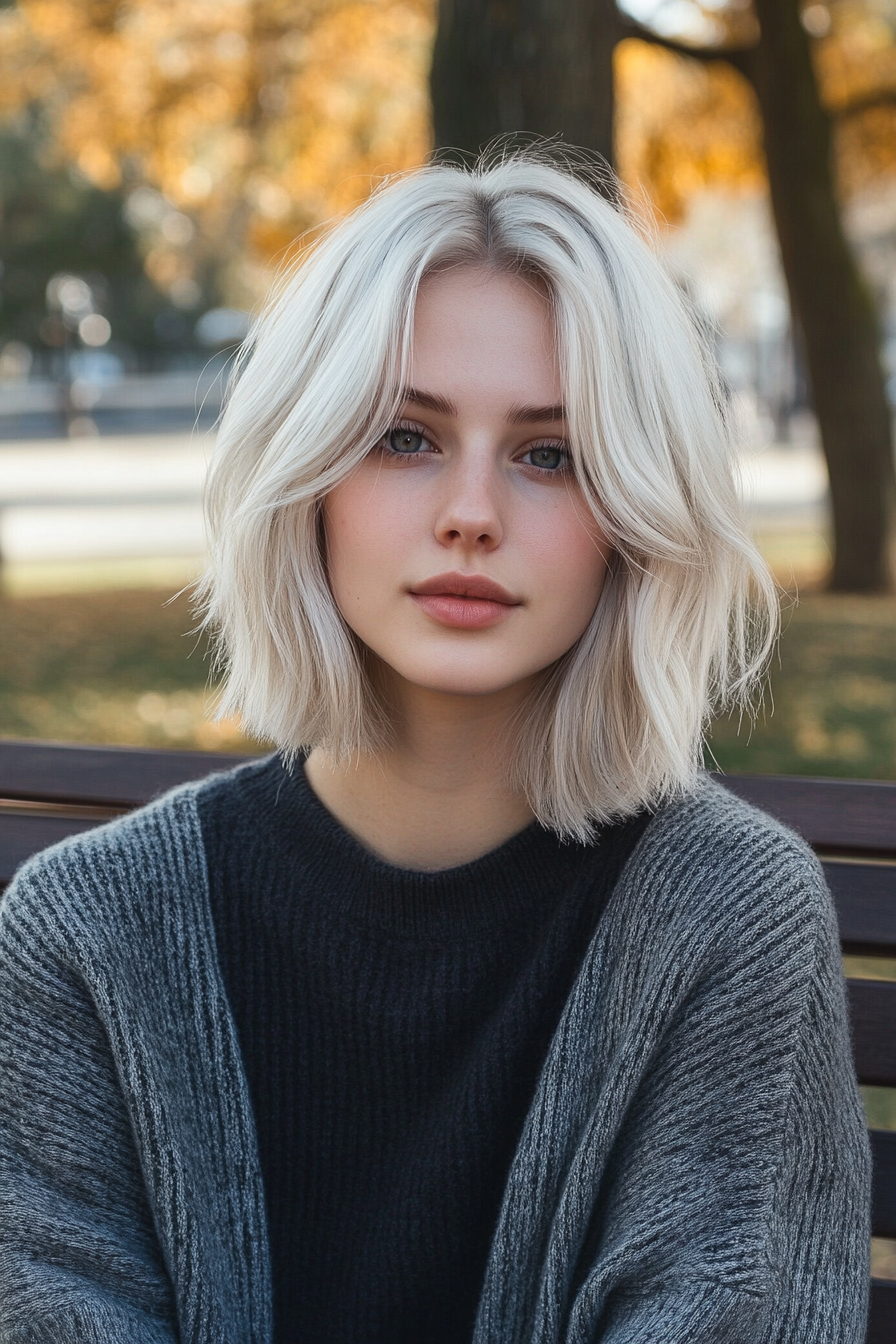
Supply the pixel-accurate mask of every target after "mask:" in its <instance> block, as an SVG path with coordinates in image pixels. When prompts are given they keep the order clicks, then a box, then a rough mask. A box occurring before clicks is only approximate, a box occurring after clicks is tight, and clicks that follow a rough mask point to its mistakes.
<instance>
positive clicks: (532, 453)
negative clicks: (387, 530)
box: [526, 444, 566, 471]
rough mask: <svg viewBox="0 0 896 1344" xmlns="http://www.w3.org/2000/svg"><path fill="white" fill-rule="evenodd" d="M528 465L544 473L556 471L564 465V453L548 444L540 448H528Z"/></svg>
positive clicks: (562, 450)
mask: <svg viewBox="0 0 896 1344" xmlns="http://www.w3.org/2000/svg"><path fill="white" fill-rule="evenodd" d="M526 458H527V459H528V462H529V465H530V466H533V467H541V468H542V469H543V470H544V471H557V470H558V469H559V468H560V467H562V466H565V464H566V453H565V451H564V449H562V448H556V447H553V446H552V445H550V444H547V445H544V446H542V447H541V448H530V449H529V451H528V453H527V454H526Z"/></svg>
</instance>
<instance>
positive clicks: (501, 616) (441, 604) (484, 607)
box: [411, 593, 516, 630]
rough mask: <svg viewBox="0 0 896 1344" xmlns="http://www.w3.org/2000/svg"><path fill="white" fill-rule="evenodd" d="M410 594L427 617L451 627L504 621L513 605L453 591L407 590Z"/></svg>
mask: <svg viewBox="0 0 896 1344" xmlns="http://www.w3.org/2000/svg"><path fill="white" fill-rule="evenodd" d="M411 597H412V598H413V600H414V601H415V602H416V604H417V606H418V607H419V608H420V610H421V611H422V612H424V613H425V614H426V615H427V616H428V617H429V618H430V620H433V621H438V623H439V625H449V626H451V627H452V628H453V629H455V630H487V629H488V627H489V626H491V625H499V624H500V622H501V621H506V620H507V617H508V616H509V615H510V613H511V612H512V611H513V608H514V605H516V604H514V603H509V602H491V601H489V600H488V598H484V597H457V596H455V595H454V594H453V593H438V594H431V595H425V594H423V593H411Z"/></svg>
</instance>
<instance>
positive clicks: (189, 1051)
mask: <svg viewBox="0 0 896 1344" xmlns="http://www.w3.org/2000/svg"><path fill="white" fill-rule="evenodd" d="M209 506H210V520H211V532H212V562H211V569H210V572H209V576H208V578H207V581H206V586H205V600H206V604H207V610H208V616H209V620H210V621H211V622H212V623H213V624H214V626H215V627H216V628H217V629H218V630H219V631H220V635H221V640H222V648H223V652H224V657H225V669H226V691H225V704H226V705H227V706H230V707H238V708H239V709H240V710H241V711H242V713H243V715H244V718H245V721H246V723H247V724H248V726H249V727H250V728H251V729H253V730H255V731H256V732H257V733H258V734H260V735H262V736H263V737H267V738H269V739H271V740H273V741H274V742H275V743H276V744H277V746H278V748H279V751H278V754H276V755H274V756H272V757H269V758H268V759H265V760H262V761H260V762H252V763H250V764H247V765H246V766H244V767H242V768H240V769H239V770H236V771H234V772H232V773H230V774H226V775H220V776H215V777H213V778H212V779H210V780H208V781H206V782H204V783H201V784H198V785H195V786H190V787H188V788H184V789H180V790H177V791H175V792H174V793H172V794H169V795H168V796H167V797H165V798H162V799H161V800H159V802H158V803H156V804H154V805H153V806H151V807H150V808H148V809H144V810H143V811H141V812H139V813H136V814H134V815H132V816H130V817H128V818H126V819H123V820H121V821H118V822H115V823H114V824H112V825H110V826H107V827H103V828H101V829H99V830H96V831H93V832H91V833H89V834H87V835H85V836H80V837H78V838H77V839H76V840H73V841H69V842H66V843H65V844H64V845H62V846H59V847H57V848H56V849H54V850H51V851H48V852H47V853H45V854H44V855H42V856H40V857H38V858H37V859H36V860H35V861H33V862H31V863H30V864H29V865H27V866H26V867H25V868H24V869H23V870H22V871H21V873H20V875H19V877H18V879H17V881H16V882H15V884H14V885H13V887H12V889H11V890H10V891H9V893H8V895H7V897H6V900H5V903H4V905H3V908H2V922H0V971H2V975H0V1067H2V1076H0V1151H2V1169H0V1181H2V1206H0V1208H2V1212H0V1238H2V1247H0V1340H2V1341H5V1342H8V1344H12V1342H13V1341H16V1342H17V1344H18V1342H21V1344H24V1342H25V1341H28V1344H43V1342H46V1344H50V1341H52V1342H53V1344H63V1342H65V1344H68V1342H69V1341H71V1344H74V1342H75V1341H77V1342H78V1344H87V1342H95V1344H113V1342H114V1344H150V1341H152V1344H161V1342H162V1341H165V1342H166V1344H170V1342H171V1341H174V1340H179V1341H181V1342H182V1344H273V1341H276V1344H293V1342H299V1341H301V1342H302V1344H305V1342H306V1341H307V1344H325V1342H326V1344H331V1342H332V1344H561V1341H562V1342H563V1344H598V1341H600V1344H635V1341H638V1342H639V1344H678V1342H680V1344H725V1341H728V1342H729V1344H770V1342H771V1341H779V1342H780V1344H797V1342H805V1344H810V1341H812V1342H815V1341H817V1344H839V1342H841V1341H842V1342H844V1344H845V1342H846V1341H850V1342H852V1344H859V1342H860V1341H861V1340H862V1339H863V1335H864V1320H865V1301H866V1291H867V1287H866V1285H867V1276H868V1264H867V1256H868V1242H869V1233H868V1156H867V1150H866V1138H865V1128H864V1122H863V1118H862V1111H861V1105H860V1101H859V1097H858V1093H857V1089H856V1086H855V1081H854V1077H853V1072H852V1067H851V1061H850V1052H849V1040H848V1032H847V1027H846V1021H845V1013H844V999H843V991H842V984H841V973H840V969H839V954H838V941H837V930H836V925H835V921H834V916H833V913H832V909H831V903H830V899H829V896H828V894H827V892H826V890H825V887H824V883H823V879H822V876H821V872H820V869H819V866H818V864H817V863H816V861H815V859H814V858H813V856H812V855H811V853H809V852H808V850H807V849H806V847H805V846H804V845H803V844H802V843H801V842H800V841H799V840H798V839H797V838H796V837H795V836H793V835H791V834H790V833H789V832H787V831H786V830H784V829H783V828H782V827H780V826H779V825H777V824H776V823H775V822H773V821H772V820H771V819H770V818H768V817H765V816H763V815H762V814H760V813H757V812H755V811H753V810H752V809H750V808H748V807H746V806H745V805H744V804H742V803H740V802H738V801H737V800H736V799H735V798H733V797H732V796H731V795H730V794H729V793H728V792H727V791H726V790H725V789H724V788H723V787H721V786H720V785H719V784H717V783H714V782H712V781H711V780H710V779H709V778H708V777H707V776H706V775H705V774H703V773H701V771H700V768H699V765H700V744H701V734H702V731H703V729H704V726H705V724H706V722H707V718H708V715H709V714H710V712H711V710H712V709H713V708H714V707H717V706H718V705H720V704H731V703H732V702H738V701H743V700H744V698H745V697H746V696H747V695H748V693H749V691H750V688H751V686H752V685H753V684H754V682H755V679H756V677H757V675H758V673H759V670H760V668H761V664H762V662H763V660H764V658H765V657H766V655H767V652H768V649H769V647H770V643H771V639H772V634H773V628H774V594H773V590H772V588H771V585H770V582H769V579H768V577H767V576H766V573H765V571H764V570H763V568H762V565H761V562H760V560H759V558H758V556H757V554H756V552H755V550H754V549H753V547H752V545H751V543H750V542H749V540H748V539H747V537H746V535H745V533H744V529H743V524H742V521H741V517H740V513H739V510H738V506H737V502H736V496H735V491H734V487H733V484H732V465H731V458H730V452H729V443H728V432H727V428H726V418H725V396H724V392H723V389H722V387H721V385H720V382H719V380H718V376H717V374H716V372H715V370H714V367H713V365H712V362H711V360H710V358H709V357H708V355H707V353H706V351H705V349H704V347H703V345H702V343H701V340H700V338H699V336H698V334H697V329H696V326H695V324H694V323H693V322H692V321H691V319H690V316H689V314H688V313H687V311H686V310H685V307H684V305H683V302H682V299H681V298H680V296H679V295H678V293H677V292H676V290H675V287H674V286H673V285H672V284H671V283H670V282H669V280H668V279H667V278H666V277H665V276H664V274H663V272H662V270H661V269H660V267H659V266H658V264H657V263H656V261H655V260H654V259H653V258H652V256H651V254H650V252H649V250H648V249H647V247H646V246H645V245H644V243H643V242H642V241H641V240H640V239H639V237H638V236H637V235H636V233H635V232H634V231H633V229H632V228H631V227H630V225H629V224H628V223H627V222H626V219H625V218H624V216H623V214H622V213H620V212H618V211H617V210H615V209H614V208H612V207H611V206H610V205H608V204H607V203H606V202H605V201H604V200H602V199H601V198H600V197H599V196H598V195H597V194H595V193H594V192H592V191H591V190H590V189H589V187H588V186H586V185H584V184H583V183H582V182H581V181H579V180H577V179H576V178H575V177H574V176H573V175H571V174H569V173H567V172H565V171H564V170H562V169H560V168H557V167H552V166H550V165H549V164H546V163H544V162H539V161H537V160H536V159H534V158H533V157H532V156H529V157H522V158H509V159H507V160H506V161H502V162H498V163H496V164H494V165H492V166H488V165H485V166H482V167H480V168H478V169H476V170H475V171H472V172H466V171H461V170H458V169H454V168H448V167H431V168H428V169H425V170H423V171H421V172H419V173H417V174H414V175H411V176H409V177H406V178H404V179H402V180H400V181H397V182H395V183H393V184H391V185H387V186H386V187H385V188H384V189H383V190H381V191H380V192H378V193H377V194H376V195H374V197H373V198H372V199H371V200H370V201H369V202H368V203H367V204H366V205H365V206H364V207H363V208H362V209H360V210H358V211H357V212H356V213H355V214H354V215H352V216H351V217H350V218H348V219H347V220H345V221H344V222H342V223H341V224H339V225H338V227H336V228H335V229H334V230H333V231H332V232H331V233H330V234H329V235H328V236H327V237H326V238H325V239H324V240H323V241H321V242H320V243H319V244H318V245H317V246H316V247H315V248H314V249H313V250H312V251H311V252H310V254H309V255H308V256H307V257H306V258H305V259H304V260H303V262H302V264H301V266H300V267H299V268H298V271H297V273H296V275H295V276H294V278H293V279H292V280H290V281H289V283H288V284H287V285H286V286H285V287H284V288H283V290H282V292H281V293H280V294H279V296H278V297H277V298H276V300H275V302H274V303H273V305H272V306H271V308H270V309H269V311H268V312H267V313H266V314H265V315H264V316H263V317H262V319H261V320H260V322H259V323H258V326H257V329H256V331H255V334H254V337H253V339H252V342H251V349H250V353H249V354H248V356H247V358H246V360H245V362H244V365H243V368H242V372H241V376H240V378H239V379H238V381H237V383H236V386H235V389H234V391H233V394H232V396H231V398H230V403H229V406H228V409H227V411H226V413H225V416H224V419H223V422H222V425H221V430H220V435H219V439H218V444H217V448H216V453H215V460H214V461H213V463H212V472H211V481H210V487H209Z"/></svg>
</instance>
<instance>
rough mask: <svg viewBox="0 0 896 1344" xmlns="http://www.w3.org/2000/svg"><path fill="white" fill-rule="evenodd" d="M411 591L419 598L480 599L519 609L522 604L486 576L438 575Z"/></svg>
mask: <svg viewBox="0 0 896 1344" xmlns="http://www.w3.org/2000/svg"><path fill="white" fill-rule="evenodd" d="M410 591H411V592H412V593H414V594H416V595H417V596H418V597H478V598H482V599H484V600H485V601H487V602H503V603H504V605H505V606H508V607H517V606H519V602H520V599H519V598H518V597H514V596H513V595H512V594H511V593H508V591H507V589H506V588H502V587H501V585H500V583H495V581H494V579H487V578H486V577H485V575H484V574H458V573H451V574H436V576H435V578H432V579H425V580H424V581H423V583H415V584H413V585H412V587H411V590H410Z"/></svg>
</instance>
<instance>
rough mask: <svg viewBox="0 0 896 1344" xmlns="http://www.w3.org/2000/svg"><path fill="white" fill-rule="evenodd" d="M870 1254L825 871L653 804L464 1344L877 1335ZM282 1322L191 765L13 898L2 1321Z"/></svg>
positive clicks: (738, 807) (1, 1075)
mask: <svg viewBox="0 0 896 1344" xmlns="http://www.w3.org/2000/svg"><path fill="white" fill-rule="evenodd" d="M362 1102H363V1099H362V1098H359V1104H362ZM868 1249H869V1158H868V1146H867V1137H866V1132H865V1126H864V1119H863V1115H862V1110H861V1103H860V1099H859V1096H858V1090H857V1088H856V1085H855V1080H854V1076H853V1072H852V1066H851V1061H850V1057H849V1037H848V1030H847V1025H846V1012H845V1002H844V994H843V985H842V975H841V970H840V962H839V945H838V939H837V930H836V923H835V920H834V915H833V911H832V907H831V902H830V897H829V895H828V893H827V892H826V890H825V887H824V882H823V878H822V874H821V870H820V868H819V865H818V864H817V862H816V861H815V859H814V858H813V856H812V855H811V853H809V852H808V851H807V849H806V848H805V846H804V845H803V844H802V843H801V842H800V841H798V840H797V839H796V837H795V836H793V835H791V834H790V833H789V832H787V831H786V830H784V829H783V828H782V827H780V826H778V825H777V824H776V823H774V822H773V821H771V820H770V819H769V818H767V817H765V816H763V815H762V814H760V813H757V812H755V811H753V810H752V809H750V808H749V807H747V806H745V805H744V804H743V803H741V802H739V801H738V800H736V799H734V798H733V797H731V795H729V794H727V793H726V792H725V791H724V790H723V789H722V788H720V787H719V786H718V785H716V784H714V783H712V782H710V781H709V780H708V779H703V780H702V781H701V782H700V783H699V785H698V786H697V787H696V789H695V790H694V792H693V793H692V794H691V795H690V796H688V797H687V798H684V799H683V800H681V801H680V802H678V803H676V804H674V805H671V806H668V807H666V808H665V809H663V810H662V811H661V812H660V813H659V814H658V815H657V816H656V817H655V818H654V819H653V820H652V821H651V822H650V824H649V825H648V827H647V829H646V831H645V832H644V835H643V836H642V838H641V840H640V841H639V843H638V845H637V846H636V848H635V851H634V853H633V855H632V857H631V859H630V860H629V862H628V864H627V865H626V867H625V869H624V871H623V873H622V875H621V877H620V879H619V880H618V882H617V883H616V886H615V889H614V891H613V895H612V897H611V898H610V900H609V902H608V904H607V906H606V908H605V910H604V912H603V915H602V916H601V919H600V920H599V922H598V925H597V929H596V932H595V935H594V938H593V940H592V942H591V945H590V947H589V949H588V952H587V954H586V957H585V960H584V963H583V965H582V968H581V971H580V974H579V976H578V977H577V980H576V983H575V985H574V986H573V989H572V991H571V993H570V995H569V998H568V1000H567V1003H566V1006H565V1008H564V1010H563V1013H562V1016H561V1020H560V1023H559V1026H558V1028H557V1031H556V1033H555V1035H554V1037H553V1039H552V1041H551V1044H550V1046H549V1049H548V1053H547V1057H546V1060H545V1065H544V1069H543V1071H542V1074H541V1077H540V1079H539V1081H538V1084H537V1086H536V1089H535V1095H534V1098H533V1102H532V1105H531V1107H530V1109H529V1112H528V1115H527V1117H526V1120H525V1122H524V1125H523V1129H522V1133H521V1135H520V1140H519V1144H518V1146H517V1149H516V1152H515V1153H514V1156H513V1159H512V1161H511V1165H510V1171H509V1175H508V1180H507V1186H506V1189H505V1192H504V1197H503V1201H502V1205H501V1212H500V1215H499V1220H498V1226H497V1230H496V1233H495V1236H494V1239H493V1241H492V1245H491V1248H490V1251H489V1258H488V1265H487V1269H486V1274H485V1281H484V1285H483V1291H482V1296H481V1299H480V1303H479V1308H478V1312H477V1320H476V1325H475V1329H474V1334H473V1344H560V1341H563V1342H564V1344H596V1342H597V1341H599V1342H600V1344H660V1342H661V1344H771V1341H775V1344H861V1341H862V1339H863V1335H864V1328H865V1315H866V1303H867V1287H868V1278H867V1276H868ZM271 1338H272V1334H271V1286H270V1270H269V1255H268V1246H267V1238H266V1231H265V1211H264V1199H263V1182H262V1174H261V1170H260V1166H259V1161H258V1151H257V1141H256V1135H255V1130H254V1125H253V1121H252V1112H251V1106H250V1098H249V1090H248V1086H247V1083H246V1078H245V1073H244V1070H243V1067H242V1061H241V1057H240V1053H239V1049H238V1042H237V1036H236V1031H235V1027H234V1023H233V1017H232V1014H231V1012H230V1009H229V1006H228V1003H227V1000H226V998H225V996H224V993H223V985H222V981H221V976H220V971H219V967H218V962H217V958H216V953H215V947H214V937H213V928H212V919H211V911H210V905H209V895H208V885H207V878H206V871H205V864H204V856H203V849H202V836H201V831H200V826H199V818H198V812H197V806H196V788H195V786H190V787H187V788H185V789H182V790H179V791H177V792H175V793H174V794H173V795H170V796H169V797H167V798H165V799H163V800H161V801H160V802H159V803H157V804H155V805H153V806H152V807H151V808H148V809H145V810H143V811H142V812H140V813H138V814H135V815H132V816H130V817H127V818H124V819H122V820H121V821H118V822H115V823H113V824H112V825H110V826H107V827H103V828H101V829H99V830H96V831H93V832H90V833H87V834H85V835H83V836H78V837H76V838H74V839H72V840H70V841H66V842H65V843H64V844H63V845H61V846H57V847H55V848H54V849H52V850H49V851H47V852H45V853H44V854H43V855H41V856H40V857H38V858H37V859H35V860H33V861H31V862H30V863H29V864H27V865H26V866H25V867H24V868H23V869H22V871H21V873H20V874H19V876H18V878H17V880H16V881H15V883H14V884H13V886H12V887H11V889H10V890H9V892H8V893H7V895H6V897H5V898H4V901H3V904H2V907H0V1341H2V1342H3V1344H26V1342H27V1344H162V1341H165V1344H175V1341H179V1344H250V1341H251V1344H270V1341H271ZM297 1344H299V1342H298V1341H297ZM308 1344H312V1342H311V1341H309V1342H308ZM421 1344H425V1341H421Z"/></svg>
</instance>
